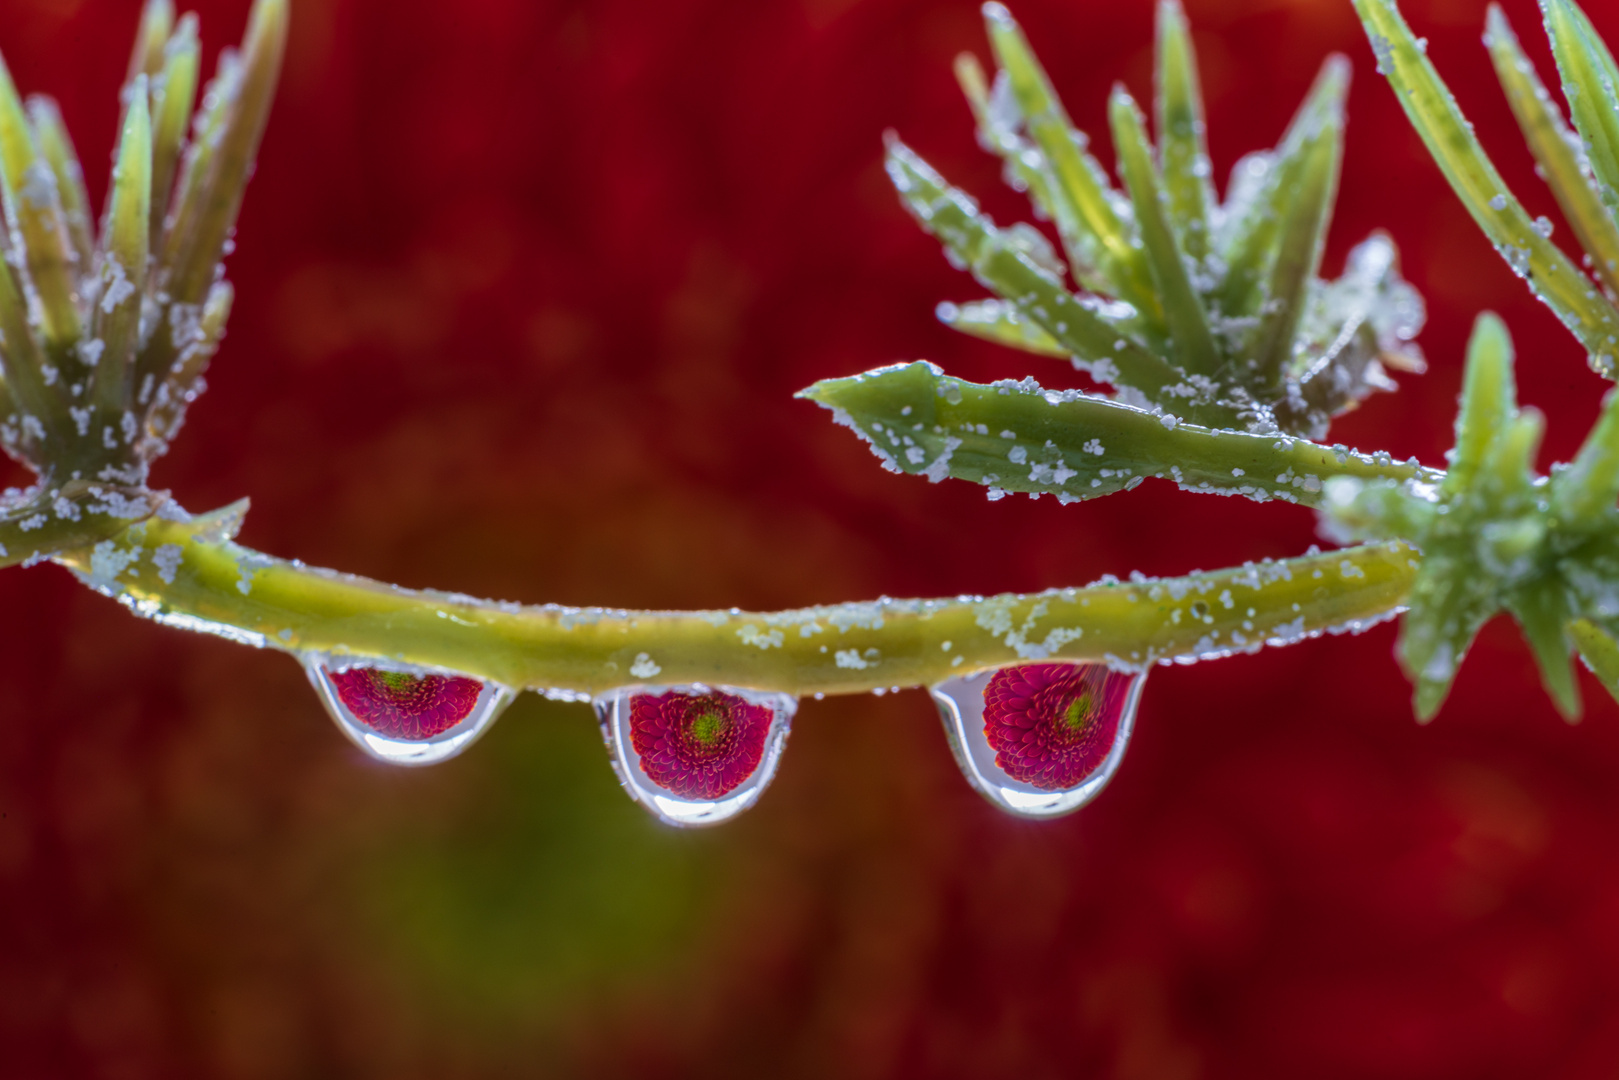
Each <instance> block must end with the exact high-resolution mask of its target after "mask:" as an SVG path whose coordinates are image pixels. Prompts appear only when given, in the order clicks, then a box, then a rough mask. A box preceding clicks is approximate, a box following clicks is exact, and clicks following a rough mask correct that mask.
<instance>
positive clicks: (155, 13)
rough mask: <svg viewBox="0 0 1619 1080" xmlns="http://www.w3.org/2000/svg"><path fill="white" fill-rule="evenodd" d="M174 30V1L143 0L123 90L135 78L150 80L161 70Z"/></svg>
mask: <svg viewBox="0 0 1619 1080" xmlns="http://www.w3.org/2000/svg"><path fill="white" fill-rule="evenodd" d="M173 30H174V0H146V6H145V7H143V8H142V9H141V22H140V26H139V27H138V28H137V29H136V30H135V45H134V48H133V49H131V50H130V54H129V73H128V74H127V75H125V76H124V86H125V88H126V89H127V88H128V87H129V86H130V85H131V84H132V83H134V81H135V77H136V76H138V75H145V76H146V77H147V78H148V79H151V78H155V77H156V76H157V74H158V73H159V72H160V71H162V70H163V46H164V44H165V43H166V42H167V41H168V40H169V34H170V33H172V32H173ZM124 104H125V105H126V106H127V105H128V104H129V103H128V101H125V102H124Z"/></svg>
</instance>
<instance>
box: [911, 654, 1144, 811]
mask: <svg viewBox="0 0 1619 1080" xmlns="http://www.w3.org/2000/svg"><path fill="white" fill-rule="evenodd" d="M1145 681H1146V674H1145V673H1144V672H1125V671H1114V670H1113V669H1111V668H1109V667H1108V666H1107V665H1105V664H1081V663H1073V662H1055V663H1033V664H1016V665H1013V666H1010V667H1003V668H996V669H993V670H990V671H980V672H976V673H974V674H972V675H963V676H960V677H957V678H954V679H947V680H946V681H944V682H942V683H939V684H938V685H937V686H934V687H931V688H930V690H931V693H932V694H933V699H934V701H936V702H937V703H938V705H939V713H940V717H941V718H942V719H943V721H944V728H945V733H946V734H947V735H948V736H949V739H950V748H951V749H952V750H953V751H954V752H955V755H956V761H957V762H958V763H959V764H960V765H961V771H962V772H963V773H965V774H966V776H967V780H968V782H969V783H971V784H972V786H973V787H974V788H976V789H977V790H978V791H979V793H980V794H982V795H983V796H985V797H986V798H987V799H989V801H990V802H992V803H994V804H995V805H996V806H999V807H1000V808H1001V809H1003V810H1008V811H1010V812H1012V813H1014V814H1020V815H1022V816H1025V817H1054V816H1056V815H1058V814H1066V813H1069V812H1070V811H1073V810H1077V809H1079V808H1080V807H1081V806H1084V805H1085V804H1086V803H1088V802H1090V801H1091V800H1092V799H1094V798H1095V797H1096V796H1097V794H1099V793H1100V792H1101V790H1102V788H1104V787H1106V786H1107V782H1108V781H1109V780H1110V779H1112V778H1113V774H1114V773H1115V772H1117V771H1118V768H1119V763H1120V762H1121V761H1123V760H1124V751H1125V747H1126V746H1127V745H1128V744H1129V742H1130V733H1131V731H1132V730H1133V729H1134V727H1135V718H1136V706H1137V704H1138V703H1139V702H1140V700H1141V688H1142V685H1143V683H1145Z"/></svg>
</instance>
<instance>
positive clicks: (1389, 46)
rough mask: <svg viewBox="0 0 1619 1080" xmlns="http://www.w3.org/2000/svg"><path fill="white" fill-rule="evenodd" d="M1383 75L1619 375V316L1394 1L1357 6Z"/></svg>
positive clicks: (1524, 270) (1602, 362) (1517, 267)
mask: <svg viewBox="0 0 1619 1080" xmlns="http://www.w3.org/2000/svg"><path fill="white" fill-rule="evenodd" d="M1355 9H1356V10H1357V11H1358V12H1359V13H1360V17H1361V21H1362V22H1363V23H1365V26H1366V33H1367V36H1368V37H1369V38H1370V40H1371V44H1372V50H1373V52H1375V53H1376V54H1377V62H1378V70H1379V71H1381V72H1383V73H1384V74H1385V75H1387V76H1388V79H1389V82H1390V84H1391V85H1392V86H1393V87H1394V89H1395V92H1396V94H1397V96H1398V97H1399V100H1400V104H1401V106H1402V107H1403V108H1404V109H1405V112H1406V115H1407V116H1408V117H1409V118H1410V120H1411V124H1412V126H1413V127H1415V128H1416V129H1417V133H1418V134H1419V135H1421V136H1422V140H1423V142H1424V143H1426V144H1427V147H1428V151H1429V153H1431V154H1432V155H1433V158H1434V160H1435V161H1436V162H1438V164H1439V167H1440V169H1441V170H1442V171H1443V172H1444V174H1445V178H1446V179H1447V180H1449V181H1450V184H1451V187H1452V188H1453V189H1454V190H1455V192H1456V194H1457V196H1458V197H1459V198H1460V199H1461V200H1462V203H1463V204H1464V205H1465V206H1466V207H1467V209H1468V212H1469V213H1470V214H1472V215H1473V219H1474V220H1475V221H1476V222H1478V225H1479V227H1480V228H1481V229H1483V230H1484V234H1485V236H1487V237H1488V238H1489V240H1490V242H1491V243H1492V244H1494V245H1495V249H1496V250H1497V251H1498V252H1500V253H1501V255H1502V257H1503V258H1505V259H1506V260H1507V263H1508V265H1510V266H1511V267H1512V268H1513V270H1514V271H1516V272H1517V273H1518V274H1519V275H1521V276H1522V277H1524V278H1525V279H1526V280H1527V281H1528V283H1529V287H1530V289H1531V290H1532V291H1533V292H1534V294H1535V295H1536V296H1538V297H1539V298H1540V299H1541V300H1543V301H1545V303H1546V304H1547V305H1548V306H1549V307H1550V308H1551V309H1552V311H1554V312H1555V313H1556V314H1557V316H1558V318H1559V319H1561V320H1562V322H1563V325H1564V326H1566V327H1567V328H1568V330H1569V332H1570V333H1572V334H1573V335H1574V336H1575V337H1576V338H1578V339H1579V341H1580V343H1581V344H1582V345H1583V346H1584V347H1585V350H1586V352H1587V354H1588V355H1589V357H1590V362H1591V366H1592V367H1593V368H1594V369H1595V370H1597V371H1598V372H1600V373H1602V374H1603V375H1606V376H1608V377H1610V378H1611V377H1613V374H1614V355H1615V350H1616V349H1619V309H1616V308H1615V307H1614V305H1613V304H1612V303H1610V302H1609V301H1608V300H1607V299H1606V298H1605V297H1603V296H1602V294H1601V293H1600V292H1599V291H1598V289H1597V287H1596V285H1595V284H1594V283H1593V282H1592V281H1591V280H1590V279H1589V278H1587V277H1586V276H1585V275H1584V274H1582V273H1581V272H1580V270H1579V268H1578V267H1577V266H1575V265H1574V263H1573V262H1571V261H1570V260H1569V258H1568V257H1567V256H1566V255H1564V254H1563V253H1562V252H1561V251H1560V250H1558V248H1557V247H1556V245H1554V244H1553V243H1552V242H1551V241H1550V240H1549V239H1547V238H1546V236H1544V235H1542V232H1541V231H1540V230H1539V229H1537V227H1536V224H1535V222H1534V221H1533V220H1531V219H1530V217H1529V214H1528V213H1527V212H1526V211H1525V210H1524V208H1523V206H1522V205H1521V204H1520V203H1519V202H1518V200H1517V198H1516V197H1514V196H1513V194H1512V192H1511V191H1510V190H1508V188H1507V185H1506V182H1505V181H1503V180H1502V179H1501V176H1500V174H1499V173H1498V172H1496V170H1495V166H1494V165H1493V164H1491V162H1490V159H1489V157H1488V156H1487V155H1486V154H1485V153H1484V149H1483V147H1481V146H1480V145H1479V142H1478V139H1477V138H1476V137H1475V136H1474V135H1473V130H1472V125H1471V124H1469V123H1468V122H1467V118H1466V117H1465V116H1463V115H1462V111H1461V109H1460V107H1458V106H1457V104H1456V101H1455V99H1454V98H1453V97H1452V96H1451V94H1450V91H1449V90H1448V89H1447V88H1446V86H1445V84H1444V82H1443V81H1442V80H1441V79H1440V78H1439V73H1438V72H1437V71H1435V70H1434V66H1433V64H1432V63H1431V62H1430V61H1429V60H1428V57H1427V55H1426V52H1425V50H1424V48H1423V46H1422V45H1420V44H1419V43H1418V42H1417V40H1416V38H1415V36H1414V35H1413V34H1412V33H1411V28H1410V27H1409V26H1407V25H1406V22H1405V19H1404V18H1402V17H1401V15H1400V11H1399V8H1398V7H1397V6H1396V5H1395V3H1394V0H1355Z"/></svg>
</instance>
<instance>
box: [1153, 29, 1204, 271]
mask: <svg viewBox="0 0 1619 1080" xmlns="http://www.w3.org/2000/svg"><path fill="white" fill-rule="evenodd" d="M1157 33H1158V36H1157V46H1156V50H1155V59H1156V62H1155V64H1154V68H1153V70H1154V75H1155V83H1156V86H1155V93H1154V113H1155V116H1154V119H1155V121H1156V122H1157V126H1158V167H1159V169H1160V170H1161V172H1162V174H1163V182H1164V194H1165V196H1166V198H1167V199H1168V203H1169V214H1170V218H1171V219H1172V220H1173V221H1174V223H1175V229H1176V234H1177V235H1178V236H1179V238H1180V242H1181V246H1182V247H1183V248H1185V249H1186V253H1187V254H1188V255H1190V256H1191V257H1192V258H1193V259H1194V260H1202V259H1203V258H1205V257H1206V256H1207V255H1208V253H1209V211H1210V209H1211V208H1212V207H1213V206H1214V204H1215V198H1214V185H1213V184H1212V183H1211V182H1210V177H1211V175H1212V172H1213V170H1212V168H1211V167H1210V164H1209V148H1208V145H1207V140H1206V137H1205V134H1204V121H1203V91H1202V87H1201V86H1200V84H1199V81H1198V77H1197V58H1196V56H1195V55H1194V54H1193V52H1192V35H1191V31H1190V29H1188V27H1187V25H1186V14H1185V12H1183V11H1182V10H1181V5H1180V2H1179V0H1159V4H1158V32H1157Z"/></svg>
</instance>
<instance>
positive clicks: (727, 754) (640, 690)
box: [596, 683, 798, 825]
mask: <svg viewBox="0 0 1619 1080" xmlns="http://www.w3.org/2000/svg"><path fill="white" fill-rule="evenodd" d="M797 710H798V701H797V700H796V699H795V698H793V697H792V696H790V695H788V694H773V693H765V692H761V691H756V690H740V689H735V688H732V687H708V686H704V685H702V684H701V683H693V684H692V685H690V686H638V687H631V688H627V689H623V690H615V691H613V692H612V693H610V694H606V695H603V696H602V697H599V698H597V699H596V714H597V715H598V716H599V717H600V718H601V725H602V737H603V738H604V739H606V740H607V750H608V753H610V754H611V755H612V760H613V771H614V772H616V773H617V774H618V779H619V782H620V783H621V784H623V785H624V789H625V790H626V791H628V792H629V793H630V797H631V798H633V799H634V800H635V801H636V802H638V803H641V804H642V805H644V806H645V807H646V808H647V809H649V810H651V811H652V812H653V813H654V814H656V815H657V816H658V817H659V818H660V819H661V820H663V821H665V822H667V823H669V824H670V825H713V824H716V823H718V822H721V821H725V820H726V819H727V818H732V817H735V816H736V815H737V814H740V813H741V812H742V811H744V810H746V809H747V808H748V807H750V806H752V805H753V804H754V802H756V801H757V800H758V798H759V794H760V793H761V792H762V791H764V789H765V787H766V786H767V785H768V784H769V783H770V780H771V778H772V777H773V776H775V774H776V763H777V762H778V761H779V760H780V759H781V750H782V747H783V746H784V745H786V742H787V731H788V728H789V727H790V726H791V725H792V721H793V714H794V713H795V712H796V711H797Z"/></svg>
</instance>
